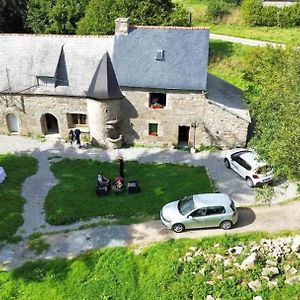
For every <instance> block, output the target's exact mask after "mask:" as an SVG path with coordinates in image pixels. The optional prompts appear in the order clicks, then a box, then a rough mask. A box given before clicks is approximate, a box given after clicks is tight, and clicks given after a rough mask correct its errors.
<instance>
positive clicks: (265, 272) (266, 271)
mask: <svg viewBox="0 0 300 300" xmlns="http://www.w3.org/2000/svg"><path fill="white" fill-rule="evenodd" d="M278 274H279V270H278V268H277V267H271V268H263V269H262V272H261V275H262V276H268V277H271V278H272V277H274V276H276V275H278Z"/></svg>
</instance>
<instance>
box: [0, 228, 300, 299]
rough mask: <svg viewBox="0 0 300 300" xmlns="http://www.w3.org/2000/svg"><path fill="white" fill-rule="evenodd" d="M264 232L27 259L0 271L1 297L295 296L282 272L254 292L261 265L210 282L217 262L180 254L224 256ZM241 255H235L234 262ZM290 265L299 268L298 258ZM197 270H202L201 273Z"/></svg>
mask: <svg viewBox="0 0 300 300" xmlns="http://www.w3.org/2000/svg"><path fill="white" fill-rule="evenodd" d="M267 237H272V236H271V235H266V234H263V233H252V234H244V235H225V236H224V235H222V236H219V237H214V238H204V239H200V240H191V239H180V240H176V241H175V240H171V241H168V242H164V243H158V244H155V245H152V246H150V247H147V248H143V249H130V248H108V249H102V250H97V251H92V252H90V253H87V254H84V255H82V256H80V257H79V258H76V259H72V260H67V259H56V260H50V261H49V260H47V261H38V262H34V263H26V264H25V265H24V266H23V267H21V268H19V269H16V270H14V271H11V272H1V273H0V282H1V290H0V298H1V299H11V298H14V299H27V298H30V299H32V300H35V299H41V298H43V299H45V300H47V299H86V300H94V299H130V300H135V299H136V300H152V299H153V300H154V299H170V300H171V299H178V300H179V299H180V300H182V299H199V300H200V299H206V297H207V295H212V296H214V297H215V299H216V298H218V297H219V298H221V299H224V300H226V299H228V300H229V299H230V300H231V299H253V297H254V296H256V295H261V296H262V297H263V299H274V300H275V299H279V298H278V296H279V297H280V299H283V300H285V299H286V300H288V299H297V298H298V296H299V293H300V284H299V283H297V284H294V285H287V284H285V283H284V275H282V274H280V275H279V277H280V280H279V284H278V286H277V287H274V288H268V287H267V286H265V285H264V286H263V288H262V291H256V292H253V291H252V290H251V289H250V288H249V287H248V285H247V281H249V280H252V279H255V278H257V276H259V275H260V270H261V266H258V267H257V268H253V269H250V270H247V271H243V270H240V271H235V272H231V273H230V272H229V273H228V274H230V275H229V276H226V277H223V278H222V279H221V278H220V279H218V280H217V283H216V284H213V285H212V284H210V282H211V281H212V277H213V274H214V273H216V272H220V273H221V274H222V272H223V271H224V269H225V267H224V266H223V265H222V263H221V262H219V263H215V261H214V260H213V261H211V260H209V259H206V260H203V258H202V257H201V256H199V257H198V259H195V260H193V261H191V262H190V263H182V261H180V258H181V257H183V256H184V255H185V254H186V253H187V252H189V251H191V250H190V247H197V248H201V250H202V251H205V252H206V253H211V254H212V255H215V256H217V255H225V253H226V251H227V250H228V249H229V248H230V247H234V246H237V245H239V244H242V243H243V244H245V245H249V244H251V243H253V242H254V241H255V242H258V241H260V240H261V239H262V238H267ZM243 258H244V256H243V255H241V256H240V257H238V262H239V263H240V262H241V260H242V259H243ZM289 264H290V265H292V266H295V268H297V269H298V270H299V267H300V265H299V259H297V258H296V257H294V258H293V259H292V260H290V261H289ZM200 269H205V271H204V273H203V274H202V273H200V272H199V270H200Z"/></svg>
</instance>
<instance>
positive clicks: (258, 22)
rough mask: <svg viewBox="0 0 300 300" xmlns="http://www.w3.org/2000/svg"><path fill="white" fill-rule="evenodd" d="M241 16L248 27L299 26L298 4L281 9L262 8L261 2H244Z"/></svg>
mask: <svg viewBox="0 0 300 300" xmlns="http://www.w3.org/2000/svg"><path fill="white" fill-rule="evenodd" d="M241 14H242V18H243V20H244V22H245V23H246V24H247V25H250V26H268V27H274V26H277V27H295V26H300V3H296V4H293V5H290V6H285V7H282V8H281V7H276V6H263V4H262V1H261V0H244V1H243V3H242V6H241Z"/></svg>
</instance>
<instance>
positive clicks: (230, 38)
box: [209, 33, 285, 47]
mask: <svg viewBox="0 0 300 300" xmlns="http://www.w3.org/2000/svg"><path fill="white" fill-rule="evenodd" d="M209 38H210V39H212V40H221V41H226V42H231V43H238V44H244V45H248V46H262V47H265V46H267V45H270V46H273V47H277V46H281V47H285V44H280V43H272V42H265V41H258V40H252V39H245V38H239V37H234V36H229V35H223V34H215V33H210V36H209Z"/></svg>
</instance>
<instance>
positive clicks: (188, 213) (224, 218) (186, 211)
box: [160, 193, 238, 233]
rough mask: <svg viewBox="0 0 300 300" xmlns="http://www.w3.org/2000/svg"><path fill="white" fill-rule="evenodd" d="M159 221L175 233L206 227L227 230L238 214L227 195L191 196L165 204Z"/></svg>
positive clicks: (235, 220)
mask: <svg viewBox="0 0 300 300" xmlns="http://www.w3.org/2000/svg"><path fill="white" fill-rule="evenodd" d="M160 220H161V222H162V224H163V225H164V226H166V227H167V228H168V229H172V230H173V231H175V232H177V233H179V232H182V231H183V230H185V229H191V228H207V227H221V228H223V229H225V230H227V229H230V228H231V226H232V225H233V224H235V223H236V222H237V220H238V214H237V210H236V208H235V205H234V202H233V201H232V200H231V199H230V198H229V196H228V195H226V194H219V193H211V194H198V195H192V196H188V197H184V198H183V199H181V200H178V201H174V202H171V203H168V204H166V205H165V206H164V207H163V208H162V209H161V211H160Z"/></svg>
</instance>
